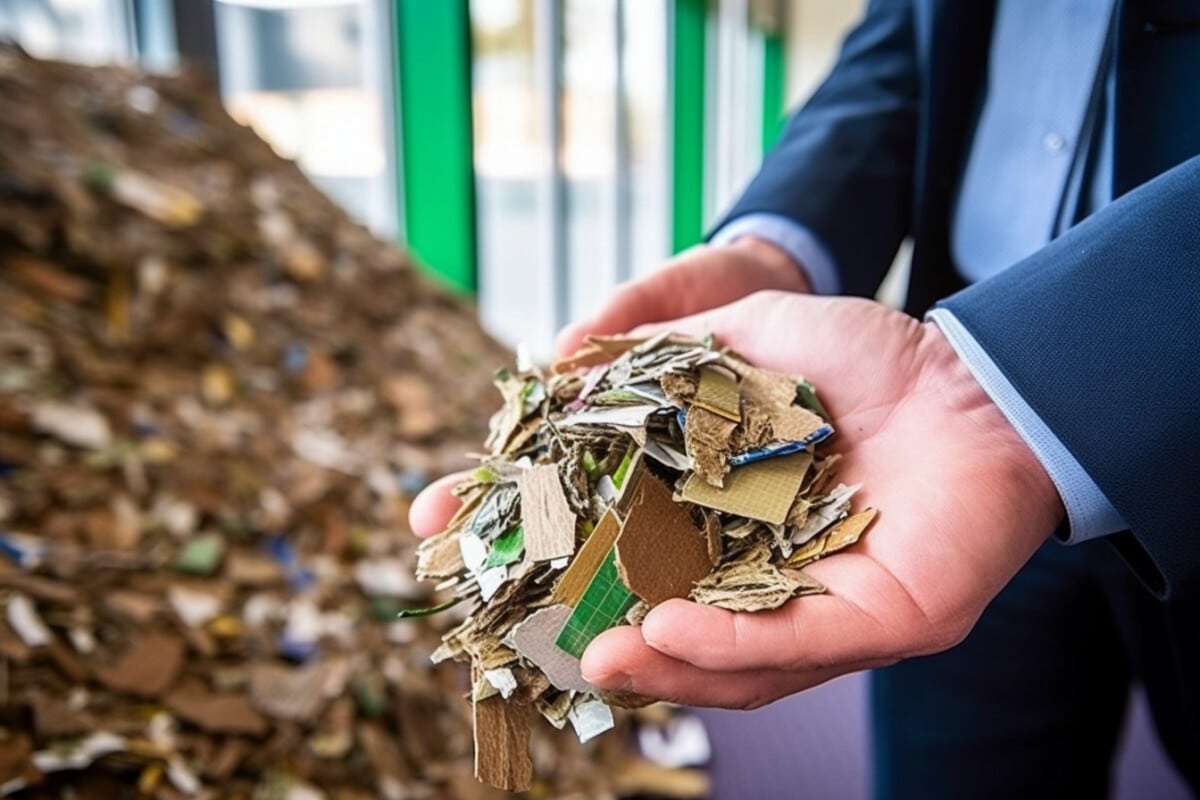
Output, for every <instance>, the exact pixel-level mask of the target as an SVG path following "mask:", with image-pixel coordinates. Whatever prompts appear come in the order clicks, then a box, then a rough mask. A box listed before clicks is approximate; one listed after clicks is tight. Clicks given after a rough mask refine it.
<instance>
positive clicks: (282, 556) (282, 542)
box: [265, 536, 317, 592]
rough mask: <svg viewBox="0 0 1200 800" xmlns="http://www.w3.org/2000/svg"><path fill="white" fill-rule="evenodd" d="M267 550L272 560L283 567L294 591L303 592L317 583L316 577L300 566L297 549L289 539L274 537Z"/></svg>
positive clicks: (269, 541) (267, 545) (270, 540)
mask: <svg viewBox="0 0 1200 800" xmlns="http://www.w3.org/2000/svg"><path fill="white" fill-rule="evenodd" d="M265 549H266V551H267V553H268V554H269V555H270V556H271V557H272V558H274V559H275V560H276V561H278V562H279V566H281V567H283V572H284V574H285V575H286V576H287V579H288V582H289V583H290V584H291V585H292V589H293V590H294V591H297V592H302V591H304V590H305V589H307V588H309V587H310V586H312V585H313V584H314V583H316V580H317V579H316V576H315V575H313V574H312V572H311V571H309V570H307V569H305V568H304V567H302V566H301V565H300V559H299V558H298V557H297V555H296V549H295V548H294V547H292V544H291V542H289V541H288V540H287V539H285V538H283V537H282V536H272V537H271V538H270V539H268V540H267V542H266V546H265Z"/></svg>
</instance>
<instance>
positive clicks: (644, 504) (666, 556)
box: [617, 475, 712, 605]
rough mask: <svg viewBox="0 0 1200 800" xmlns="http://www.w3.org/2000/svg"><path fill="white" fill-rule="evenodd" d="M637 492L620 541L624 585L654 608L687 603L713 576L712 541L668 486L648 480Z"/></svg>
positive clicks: (640, 483)
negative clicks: (678, 600)
mask: <svg viewBox="0 0 1200 800" xmlns="http://www.w3.org/2000/svg"><path fill="white" fill-rule="evenodd" d="M634 492H635V494H634V495H633V498H632V503H631V505H630V510H629V516H628V518H627V519H626V520H625V524H624V525H623V526H621V535H620V536H618V537H617V571H618V572H619V573H620V575H621V580H622V581H624V582H625V585H626V586H628V587H629V589H630V590H631V591H632V592H633V593H634V594H636V595H637V596H638V597H640V598H642V599H643V600H645V601H646V602H647V603H650V604H651V605H657V604H659V603H661V602H663V601H664V600H668V599H670V598H672V597H687V596H688V592H690V591H691V590H692V585H693V584H694V583H695V582H696V581H698V580H700V579H701V578H703V577H704V576H705V575H707V574H708V573H709V572H710V571H712V561H711V560H710V559H709V555H708V538H707V536H705V534H704V532H703V531H702V530H700V529H699V528H698V527H696V524H695V522H693V521H692V516H691V514H690V513H689V510H688V506H686V505H683V504H681V503H676V502H675V501H674V500H672V499H671V489H670V488H669V487H667V486H666V485H665V484H664V483H663V482H662V481H660V480H658V479H657V478H654V477H653V476H649V475H647V476H646V477H645V478H644V479H642V480H640V481H638V484H637V486H636V487H634Z"/></svg>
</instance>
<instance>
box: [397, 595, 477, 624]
mask: <svg viewBox="0 0 1200 800" xmlns="http://www.w3.org/2000/svg"><path fill="white" fill-rule="evenodd" d="M465 599H466V598H464V597H455V598H454V599H453V600H447V601H446V602H444V603H439V604H438V605H436V606H430V607H428V608H402V609H400V610H398V611H396V612H395V613H396V615H395V617H393V619H415V618H416V617H428V616H429V615H430V614H436V613H438V612H439V611H445V610H446V609H447V608H453V607H454V606H456V605H458V604H459V603H461V602H462V601H463V600H465Z"/></svg>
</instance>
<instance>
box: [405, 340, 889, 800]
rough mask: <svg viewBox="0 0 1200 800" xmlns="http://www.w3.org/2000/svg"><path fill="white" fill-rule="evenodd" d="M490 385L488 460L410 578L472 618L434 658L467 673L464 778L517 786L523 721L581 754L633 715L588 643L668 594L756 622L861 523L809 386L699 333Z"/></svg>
mask: <svg viewBox="0 0 1200 800" xmlns="http://www.w3.org/2000/svg"><path fill="white" fill-rule="evenodd" d="M496 385H497V387H498V388H499V390H500V393H501V395H502V396H503V398H504V404H503V406H502V408H501V409H500V410H499V411H498V412H497V413H496V414H495V416H494V417H492V420H491V427H490V434H489V436H488V439H487V443H486V444H487V448H488V451H489V452H488V454H487V455H484V456H482V457H481V459H480V460H481V464H480V466H479V467H478V468H477V469H476V470H475V471H474V472H473V473H472V474H471V475H470V477H469V478H468V479H466V480H464V481H463V482H462V483H460V484H459V485H458V486H457V487H456V489H455V493H456V494H457V495H458V496H459V497H460V498H461V500H462V506H461V508H460V510H459V511H458V513H457V514H456V515H455V517H454V518H453V519H452V520H451V521H450V523H449V525H448V526H447V528H446V530H445V531H444V532H442V533H440V534H438V535H437V536H435V537H433V538H431V539H429V540H427V541H426V542H425V543H423V544H422V545H421V548H420V550H419V551H418V553H419V556H418V557H419V562H418V566H417V577H418V578H421V579H426V580H438V581H441V584H440V585H439V589H442V590H450V591H452V593H453V598H452V599H450V600H449V601H448V602H446V603H443V604H441V605H440V606H435V607H434V608H432V609H428V610H427V611H429V612H433V611H440V610H443V609H446V608H449V607H450V606H454V605H458V604H460V603H462V604H466V607H467V608H468V609H469V612H468V613H467V614H466V615H465V617H464V618H463V621H462V622H461V624H459V625H458V626H457V627H455V628H453V629H452V630H450V631H449V633H447V634H446V635H445V637H444V638H443V644H442V646H441V647H440V648H438V650H437V651H435V652H434V654H433V658H434V660H435V661H441V660H445V659H457V660H469V661H470V662H471V669H472V686H473V690H472V700H473V706H474V721H475V747H476V754H475V769H476V777H478V778H479V779H480V780H483V781H486V782H488V783H490V784H492V785H494V786H499V787H502V788H506V789H513V790H519V789H522V788H525V787H527V786H528V785H529V782H530V780H531V775H532V772H531V770H532V767H531V763H530V759H529V756H528V752H527V750H528V741H527V740H528V737H529V730H530V728H529V718H530V715H531V710H533V709H536V710H537V712H538V713H540V714H541V715H542V716H543V717H545V718H546V719H547V720H549V722H550V724H552V725H554V726H555V727H557V728H562V727H564V726H565V725H566V724H567V723H568V722H570V723H571V725H572V727H573V728H574V730H575V732H576V734H578V736H579V738H580V739H581V740H583V741H586V740H588V739H590V738H592V737H595V736H597V735H599V734H600V733H603V732H604V731H606V730H608V729H609V728H611V727H612V726H613V716H612V711H611V709H610V705H619V706H636V705H639V704H642V703H644V701H643V700H641V699H640V698H637V697H634V696H629V695H620V696H618V695H613V694H611V693H608V692H605V691H603V690H600V689H598V688H597V687H595V686H592V685H591V684H589V683H588V682H587V681H586V680H585V679H584V678H583V676H582V674H581V672H580V666H579V664H580V662H579V659H580V657H581V656H582V654H583V651H584V650H585V649H586V647H587V645H588V643H589V642H591V641H592V639H594V638H595V637H596V636H598V635H599V634H600V633H602V632H604V631H605V630H608V629H609V628H611V627H613V626H615V625H622V624H637V623H638V622H639V621H640V620H641V619H642V618H643V617H644V616H645V614H646V612H647V611H648V610H649V609H650V608H651V607H653V606H654V605H656V604H658V603H661V602H663V601H665V600H667V599H669V598H675V597H679V598H690V599H691V600H693V601H695V602H697V603H706V604H709V605H714V606H720V607H722V608H726V609H730V610H734V611H759V610H765V609H772V608H778V607H779V606H781V605H782V604H783V603H785V602H787V601H788V600H790V599H791V598H793V597H797V596H800V595H804V594H814V593H821V592H824V591H826V589H825V587H824V586H822V585H821V584H820V583H819V582H818V581H816V580H815V579H813V578H811V577H809V576H808V575H806V574H805V573H804V572H803V567H804V566H805V565H806V564H809V563H811V562H813V561H815V560H817V559H819V558H822V557H824V556H827V555H829V554H831V553H834V552H836V551H838V550H841V549H842V548H845V547H849V546H850V545H852V544H854V543H855V542H856V541H858V539H859V537H860V536H861V535H862V533H863V532H864V531H865V530H866V528H867V526H868V525H870V523H871V521H872V520H873V519H874V517H875V513H876V512H875V511H874V510H873V509H867V510H865V511H861V512H859V513H856V514H853V515H851V514H850V503H851V498H852V497H853V495H854V494H855V492H856V491H857V489H858V488H859V487H857V486H845V485H843V484H840V483H836V482H835V481H834V475H835V473H836V471H837V466H838V463H839V461H840V458H841V457H840V456H839V455H837V454H836V453H825V452H821V449H820V445H822V444H823V443H824V442H826V441H827V440H829V438H830V437H832V436H833V432H834V431H833V426H832V425H831V424H830V418H829V415H828V413H827V412H826V411H825V409H824V408H823V407H822V405H821V403H820V401H819V400H818V399H817V395H816V392H815V390H814V388H813V386H812V385H811V384H810V383H808V382H807V381H805V380H797V379H796V378H794V377H791V376H788V375H784V374H781V373H777V372H771V371H768V370H764V369H760V368H758V367H755V366H753V365H752V364H749V363H747V362H746V361H744V360H743V359H741V358H740V357H738V356H737V355H736V354H734V353H732V352H729V351H728V350H723V349H718V348H717V347H716V346H715V343H714V342H713V341H712V340H711V339H709V340H706V341H704V342H699V341H693V340H690V339H686V338H683V337H680V336H677V335H673V334H669V333H664V334H660V335H658V336H655V337H653V338H650V339H634V338H593V339H589V340H588V345H587V346H586V347H585V348H584V349H583V350H581V351H580V352H578V353H576V354H575V355H574V356H572V357H570V358H567V359H564V360H561V361H559V362H557V363H555V364H554V365H553V366H552V367H551V369H550V373H549V374H545V373H543V372H542V371H540V370H538V369H536V368H533V367H527V368H522V369H519V370H518V371H516V372H512V371H508V370H501V371H500V372H499V373H498V374H497V376H496Z"/></svg>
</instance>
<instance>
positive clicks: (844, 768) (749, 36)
mask: <svg viewBox="0 0 1200 800" xmlns="http://www.w3.org/2000/svg"><path fill="white" fill-rule="evenodd" d="M862 6H863V2H862V0H763V1H762V2H758V1H756V0H637V1H636V2H634V1H633V0H469V1H468V0H396V2H390V1H389V0H291V1H290V2H289V1H288V0H215V1H213V0H0V39H5V38H12V39H15V40H16V41H18V42H20V43H21V44H22V45H23V46H24V47H25V48H26V49H27V50H28V51H30V52H31V53H33V54H34V55H38V56H43V57H53V58H64V59H69V60H73V61H83V62H88V63H101V62H108V61H118V62H127V63H137V64H141V65H143V66H145V67H147V68H150V69H156V70H170V69H172V68H174V67H175V66H177V65H178V64H179V63H180V62H181V61H188V62H199V63H203V64H205V65H207V66H208V67H209V68H210V69H211V70H212V71H213V73H214V74H215V75H216V77H217V80H218V82H219V86H220V90H221V93H222V97H223V99H224V102H225V104H226V107H227V108H228V110H229V112H230V114H232V115H233V116H234V117H235V118H236V119H238V120H239V121H241V122H243V123H245V124H247V125H250V126H252V127H253V128H254V129H255V130H256V131H257V132H258V133H259V134H260V135H261V136H262V137H263V138H265V139H266V140H267V141H268V142H269V143H270V144H271V145H272V147H273V148H274V149H275V150H276V151H277V152H278V153H279V154H281V155H283V156H285V157H287V158H290V159H294V160H295V161H296V162H297V163H298V164H299V165H300V167H301V168H302V169H303V170H304V171H305V172H306V173H307V175H308V176H309V177H310V178H311V179H312V180H313V181H314V182H315V183H316V184H317V185H318V186H319V187H321V188H322V189H323V190H324V191H325V192H327V193H328V194H329V195H330V196H331V197H332V198H334V199H335V200H336V201H337V202H338V203H340V204H341V205H342V206H343V207H344V208H345V209H346V210H347V211H348V212H349V213H350V214H352V215H353V216H354V217H355V218H357V219H358V220H360V221H361V222H362V223H364V224H365V225H367V226H368V227H369V228H370V229H371V230H372V231H373V232H375V233H376V234H378V235H380V236H382V237H384V238H391V239H395V240H397V241H399V242H403V243H405V244H406V245H407V246H408V247H410V248H411V249H412V250H413V251H414V252H415V253H416V255H417V256H418V257H419V259H420V260H421V261H422V262H423V264H424V266H425V267H426V268H427V270H428V271H429V272H430V273H431V274H433V275H434V276H436V278H437V279H438V280H440V281H442V282H444V283H446V284H447V285H449V286H452V287H453V288H455V289H456V290H458V291H459V292H461V293H463V294H464V295H467V296H473V297H474V298H475V300H476V302H477V303H478V307H479V311H480V314H481V316H482V318H483V321H484V323H485V325H486V326H487V327H488V328H489V329H490V330H491V331H492V332H493V333H494V334H496V335H497V336H498V337H499V338H501V339H502V340H504V341H506V342H507V343H509V344H514V345H515V344H517V343H522V342H523V343H526V344H527V345H528V346H529V347H530V348H531V351H532V352H533V354H534V355H535V356H539V357H543V358H544V357H547V356H548V355H549V354H550V352H551V348H552V343H553V335H554V333H555V331H557V330H558V329H559V328H560V327H561V326H562V325H563V324H564V323H566V322H567V321H569V320H571V319H573V318H577V317H580V316H582V315H585V314H587V313H589V312H590V311H592V310H594V309H595V308H596V307H597V306H598V304H599V303H600V302H601V301H602V300H603V298H604V297H605V296H606V295H607V293H608V292H609V291H611V290H612V288H613V287H615V286H616V285H617V284H618V283H620V282H621V281H624V280H627V279H629V278H630V277H633V276H636V275H638V274H641V273H644V272H646V271H649V270H653V269H654V268H655V267H656V266H657V265H659V264H661V263H662V262H663V260H664V259H666V258H667V257H668V256H669V255H670V254H671V253H674V252H677V251H679V250H681V249H683V248H685V247H687V246H690V245H692V244H695V243H696V242H698V241H700V240H701V238H702V236H703V235H704V233H705V231H706V230H707V226H708V225H710V224H711V223H712V222H713V221H714V220H715V219H716V218H717V217H718V215H719V214H720V212H721V210H722V209H723V208H724V207H725V206H726V205H727V204H728V203H729V202H730V201H731V200H732V199H733V197H734V196H735V195H736V194H737V192H738V191H739V189H740V188H741V186H742V185H743V184H744V183H745V181H746V180H747V179H748V178H749V177H750V176H751V175H752V174H753V172H754V170H755V169H756V167H757V165H758V164H759V161H760V159H761V157H762V154H763V153H764V151H765V150H767V149H769V147H770V146H771V144H772V142H773V141H774V140H775V138H776V137H777V135H778V133H779V131H780V129H781V125H782V122H783V119H784V116H785V109H787V108H789V107H792V106H794V105H795V104H796V103H798V102H800V101H801V100H802V99H803V98H804V97H805V96H807V94H808V93H809V92H811V90H812V89H813V88H814V86H815V85H816V83H817V82H818V81H819V80H820V78H821V77H822V75H823V74H824V72H825V70H826V69H827V68H828V66H829V64H830V63H831V61H832V59H833V57H834V55H835V53H836V49H837V45H838V42H839V40H840V38H841V36H842V34H843V33H844V32H845V30H846V28H847V26H848V25H850V24H851V23H852V22H853V21H854V20H855V19H856V18H857V16H858V14H859V13H860V12H861V9H862ZM900 279H901V280H902V276H901V278H900ZM1132 708H1133V710H1132V713H1131V716H1130V723H1129V729H1128V731H1127V734H1126V737H1125V740H1124V744H1123V748H1122V758H1121V761H1120V764H1119V768H1118V772H1117V780H1116V786H1117V791H1116V795H1117V796H1118V797H1122V798H1126V797H1128V798H1135V797H1137V798H1145V797H1155V798H1172V797H1184V796H1186V793H1185V792H1184V790H1183V789H1182V787H1181V785H1180V784H1179V783H1178V781H1177V780H1176V779H1175V778H1174V775H1173V772H1172V770H1171V768H1170V767H1169V766H1168V764H1167V763H1166V761H1165V760H1164V758H1163V756H1162V754H1161V752H1160V749H1159V745H1158V743H1157V740H1156V738H1155V736H1154V734H1153V733H1152V730H1151V728H1150V726H1149V724H1148V720H1147V715H1146V711H1145V708H1144V704H1143V703H1142V702H1141V701H1140V699H1139V700H1137V701H1136V702H1135V703H1134V705H1133V707H1132ZM705 718H706V719H707V720H708V721H709V722H710V726H709V727H710V736H711V738H712V739H713V744H714V752H715V755H714V764H713V766H714V770H715V772H714V780H715V784H716V791H717V797H728V798H733V797H750V796H753V797H791V796H802V795H804V794H809V795H811V796H815V797H829V798H856V797H866V796H867V795H868V794H869V789H870V787H869V777H868V770H867V765H868V763H869V741H868V736H867V729H866V700H865V681H864V679H863V678H862V677H861V676H851V677H848V678H845V679H842V680H840V681H837V682H835V683H834V684H832V685H829V686H826V687H821V688H819V689H817V690H814V691H811V692H808V693H806V694H805V695H803V696H801V697H798V698H793V699H791V700H789V701H785V702H783V703H780V704H776V705H775V706H772V707H770V708H768V709H764V710H762V711H760V712H755V713H753V714H735V713H732V712H706V714H705Z"/></svg>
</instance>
